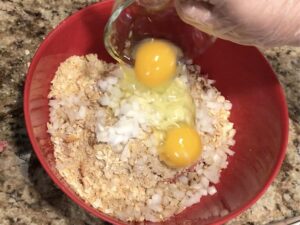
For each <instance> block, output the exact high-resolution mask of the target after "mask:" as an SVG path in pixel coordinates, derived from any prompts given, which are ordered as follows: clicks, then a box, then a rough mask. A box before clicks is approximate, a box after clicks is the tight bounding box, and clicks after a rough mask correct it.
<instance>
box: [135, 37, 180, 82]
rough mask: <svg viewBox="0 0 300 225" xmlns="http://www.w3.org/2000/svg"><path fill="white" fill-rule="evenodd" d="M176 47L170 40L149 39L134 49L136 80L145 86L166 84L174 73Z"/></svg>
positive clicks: (176, 54)
mask: <svg viewBox="0 0 300 225" xmlns="http://www.w3.org/2000/svg"><path fill="white" fill-rule="evenodd" d="M177 56H178V50H177V48H176V47H175V46H174V45H173V44H172V43H170V42H167V41H164V40H157V39H149V40H145V41H143V42H142V43H140V44H139V45H138V46H137V47H136V51H135V65H134V70H135V74H136V77H137V80H138V81H139V82H141V83H142V84H144V85H145V86H147V87H158V86H160V85H163V84H166V83H167V82H168V81H170V80H171V79H172V78H173V77H174V76H175V74H176V67H177Z"/></svg>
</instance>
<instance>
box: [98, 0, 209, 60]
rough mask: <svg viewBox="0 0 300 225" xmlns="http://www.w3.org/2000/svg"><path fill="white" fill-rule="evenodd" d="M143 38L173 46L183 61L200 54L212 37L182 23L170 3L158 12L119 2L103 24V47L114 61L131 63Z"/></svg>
mask: <svg viewBox="0 0 300 225" xmlns="http://www.w3.org/2000/svg"><path fill="white" fill-rule="evenodd" d="M147 38H158V39H165V40H168V41H170V42H172V43H173V44H175V45H177V46H178V47H179V48H180V49H181V50H182V52H183V54H184V56H185V57H186V58H192V56H193V57H197V56H199V55H200V54H202V53H203V52H204V51H205V50H206V49H207V48H208V47H209V46H210V45H212V44H213V42H214V40H215V38H214V37H212V36H210V35H208V34H206V33H203V32H201V31H200V30H198V29H196V28H194V27H193V26H191V25H189V24H186V23H184V22H183V21H182V20H181V19H180V17H179V16H178V14H177V12H176V9H175V7H174V4H173V1H170V2H169V3H168V4H167V5H164V7H163V8H160V9H148V8H144V7H143V6H141V5H139V4H138V3H137V2H136V1H135V0H119V1H116V3H115V8H114V11H113V13H112V15H111V17H110V19H109V21H108V23H107V25H106V28H105V32H104V44H105V47H106V49H107V51H108V52H109V54H110V55H111V56H112V57H113V58H114V59H115V60H116V61H118V62H122V63H127V64H131V65H133V64H134V56H133V54H132V53H133V50H134V47H135V46H136V44H138V43H139V42H140V41H142V40H144V39H147Z"/></svg>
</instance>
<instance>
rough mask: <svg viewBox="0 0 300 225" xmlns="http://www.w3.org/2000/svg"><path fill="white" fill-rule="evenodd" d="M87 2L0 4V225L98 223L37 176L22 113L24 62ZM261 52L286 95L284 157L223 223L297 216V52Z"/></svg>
mask: <svg viewBox="0 0 300 225" xmlns="http://www.w3.org/2000/svg"><path fill="white" fill-rule="evenodd" d="M93 2H96V1H93V0H72V1H71V0H64V1H60V0H23V1H22V0H2V1H0V141H7V142H8V146H7V147H6V148H5V149H4V151H3V152H2V153H0V224H1V225H15V224H16V225H21V224H22V225H25V224H26V225H27V224H28V225H29V224H30V225H44V224H45V225H96V224H97V225H100V224H105V222H102V221H100V220H98V219H96V218H93V217H91V216H89V215H88V214H87V213H85V212H84V210H82V209H80V208H79V207H77V206H76V205H75V204H74V203H73V202H71V201H70V200H69V199H68V198H67V197H66V196H65V195H64V194H63V193H62V192H61V191H60V190H58V189H57V188H56V187H55V186H54V184H53V183H52V181H51V180H50V179H49V177H48V176H47V175H46V174H45V172H44V170H43V169H42V168H41V166H40V165H39V163H38V161H37V160H36V158H35V156H34V154H32V148H31V145H30V143H29V140H28V138H27V136H26V131H25V126H24V122H23V109H22V100H23V99H22V97H23V96H22V91H23V85H24V79H25V74H26V71H27V67H28V62H29V61H30V59H31V57H32V56H33V54H34V52H35V50H36V49H37V47H38V45H39V44H40V43H41V41H42V40H43V37H44V36H45V35H46V34H47V33H48V32H49V31H50V30H51V29H52V28H53V27H55V26H56V25H57V24H58V23H59V21H61V20H62V19H63V18H65V17H66V16H68V15H70V14H71V13H72V12H74V11H76V10H78V9H80V8H82V7H85V6H86V5H88V4H91V3H93ZM264 53H265V55H266V57H267V58H268V60H269V61H270V63H271V64H272V66H273V68H274V70H275V71H276V73H277V75H278V78H279V80H280V82H281V83H282V85H283V87H284V89H285V92H286V97H287V102H288V107H289V112H290V139H289V146H288V152H287V156H286V159H285V161H284V163H283V166H282V168H281V171H280V173H279V175H278V176H277V178H276V179H275V181H274V182H273V184H272V185H271V187H270V188H269V189H268V191H267V192H266V193H265V194H264V196H263V197H262V198H261V199H260V200H259V201H258V202H257V203H256V204H255V205H254V206H252V207H251V208H250V209H248V210H247V211H246V212H244V213H243V214H242V215H240V216H239V217H237V218H236V219H235V220H233V221H231V222H229V223H228V224H231V225H238V224H269V223H270V222H275V221H279V220H282V219H284V218H289V217H294V216H299V215H300V171H299V170H300V104H299V102H300V48H287V47H283V48H274V49H269V50H265V51H264ZM0 143H1V142H0ZM0 145H1V144H0ZM0 152H1V146H0Z"/></svg>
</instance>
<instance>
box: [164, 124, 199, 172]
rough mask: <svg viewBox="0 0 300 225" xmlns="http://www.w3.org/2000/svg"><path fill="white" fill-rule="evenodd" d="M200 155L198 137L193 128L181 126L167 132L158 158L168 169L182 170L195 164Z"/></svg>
mask: <svg viewBox="0 0 300 225" xmlns="http://www.w3.org/2000/svg"><path fill="white" fill-rule="evenodd" d="M201 153H202V143H201V138H200V135H199V134H198V132H197V131H196V130H195V129H194V128H193V127H191V126H188V125H183V126H180V127H175V128H171V129H169V130H168V131H167V134H166V139H165V143H164V144H163V146H162V148H161V150H160V158H161V160H162V161H163V162H165V163H166V164H167V165H168V166H170V167H173V168H182V167H187V166H191V165H192V164H193V163H195V162H196V161H197V160H198V159H199V157H200V155H201Z"/></svg>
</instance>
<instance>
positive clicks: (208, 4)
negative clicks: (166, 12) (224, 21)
mask: <svg viewBox="0 0 300 225" xmlns="http://www.w3.org/2000/svg"><path fill="white" fill-rule="evenodd" d="M214 2H215V1H213V0H211V1H208V0H203V1H201V0H200V1H187V0H176V1H175V7H176V10H177V13H178V15H179V17H180V18H181V19H182V20H183V21H184V22H186V23H188V24H190V25H192V26H194V27H196V28H197V29H199V30H201V31H203V32H205V33H208V34H211V35H215V34H214V31H215V24H216V22H217V18H215V15H214V14H213V13H212V12H213V10H214V8H215V5H214Z"/></svg>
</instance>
